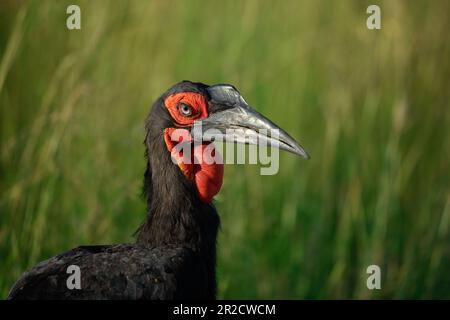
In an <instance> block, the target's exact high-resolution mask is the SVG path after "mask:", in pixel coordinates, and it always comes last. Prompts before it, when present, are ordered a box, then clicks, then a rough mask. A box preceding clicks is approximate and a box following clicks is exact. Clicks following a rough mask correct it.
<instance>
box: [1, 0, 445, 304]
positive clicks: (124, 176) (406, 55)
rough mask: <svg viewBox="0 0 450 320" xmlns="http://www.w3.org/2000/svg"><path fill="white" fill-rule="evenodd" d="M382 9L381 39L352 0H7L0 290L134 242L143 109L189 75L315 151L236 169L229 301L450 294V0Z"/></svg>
mask: <svg viewBox="0 0 450 320" xmlns="http://www.w3.org/2000/svg"><path fill="white" fill-rule="evenodd" d="M376 2H377V3H378V4H379V5H380V6H381V9H382V29H381V30H380V31H371V30H368V29H367V28H366V18H367V14H366V12H365V11H366V8H367V6H368V5H369V4H372V2H368V1H357V0H355V1H347V0H346V1H312V0H310V1H280V2H274V1H256V0H252V1H237V0H232V1H144V0H142V1H130V2H128V1H119V0H110V1H104V0H102V1H87V0H85V1H74V0H70V1H13V0H8V1H5V0H4V1H1V3H0V17H1V19H0V297H2V298H4V297H6V295H7V292H8V289H9V288H10V286H11V285H12V284H13V282H14V281H15V279H17V277H19V276H20V274H21V273H22V272H23V271H25V270H26V269H27V268H29V267H31V266H32V265H34V264H35V263H37V262H38V261H41V260H43V259H46V258H48V257H50V256H52V255H55V254H57V253H60V252H62V251H65V250H68V249H70V248H72V247H75V246H77V245H80V244H101V243H113V242H130V241H133V236H132V235H133V233H134V231H135V230H136V228H137V227H138V225H139V224H140V223H141V222H142V220H143V218H144V215H145V205H144V201H143V199H142V198H141V197H140V193H141V185H142V178H143V172H144V167H145V162H144V146H143V144H142V142H143V139H144V128H143V122H144V119H145V117H146V115H147V113H148V111H149V108H150V106H151V104H152V103H153V101H154V100H155V99H156V97H158V96H159V95H160V94H161V93H162V92H163V91H164V90H166V89H167V88H168V87H169V86H171V85H172V84H173V83H175V82H178V81H180V80H183V79H189V80H195V81H201V82H205V83H210V84H212V83H220V82H222V83H223V82H227V83H232V84H234V85H236V86H237V87H238V88H239V89H240V91H241V92H242V93H243V95H244V97H245V98H246V100H247V101H248V102H249V103H250V104H251V105H253V106H255V107H256V109H257V110H259V111H261V112H262V113H264V114H265V115H267V116H268V117H269V118H271V119H273V120H274V121H275V122H276V123H278V124H279V125H280V126H281V127H283V128H285V129H286V130H287V131H289V132H290V133H291V134H292V135H293V136H294V137H296V138H298V140H299V141H300V142H301V143H302V144H303V145H304V146H305V148H306V149H307V150H308V151H309V152H310V154H311V156H312V159H311V160H309V161H305V160H303V159H301V158H298V157H295V156H293V155H290V154H288V153H285V152H282V153H280V156H281V163H280V171H279V173H278V174H277V175H275V176H260V175H259V167H258V166H255V165H229V166H226V172H225V182H224V187H223V189H222V191H221V193H220V195H219V196H218V197H217V207H218V209H219V213H220V214H221V217H222V231H221V235H220V238H219V261H218V281H219V294H220V297H221V298H268V299H269V298H288V299H304V298H312V299H317V298H432V297H435V298H450V272H449V270H450V111H449V101H450V90H449V83H450V47H449V46H450V42H449V41H448V31H449V30H450V18H449V13H450V3H449V2H448V1H415V2H410V1H406V0H405V1H376ZM72 3H77V4H79V5H80V7H81V15H82V21H81V23H82V29H81V30H79V31H77V30H74V31H69V30H67V28H66V26H65V23H66V17H67V15H66V8H67V6H68V5H69V4H72ZM371 264H377V265H379V266H380V267H381V269H382V290H374V291H369V290H368V289H367V288H366V278H367V274H366V268H367V266H368V265H371Z"/></svg>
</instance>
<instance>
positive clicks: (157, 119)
mask: <svg viewBox="0 0 450 320" xmlns="http://www.w3.org/2000/svg"><path fill="white" fill-rule="evenodd" d="M177 129H178V132H181V133H182V134H179V135H178V138H174V136H175V135H174V134H173V133H174V131H177ZM208 129H215V133H216V134H215V135H214V137H213V136H209V137H208V135H207V134H206V133H207V131H208ZM260 129H265V130H266V132H268V131H267V130H272V131H271V132H274V131H277V132H278V133H279V134H278V137H277V138H274V136H275V135H269V134H267V133H266V134H263V133H261V132H262V130H260ZM199 137H200V138H199ZM213 139H218V140H219V139H221V140H222V141H226V142H235V143H251V144H258V143H260V142H261V141H265V143H266V145H267V143H268V144H270V145H272V146H276V147H278V148H280V149H284V150H287V151H290V152H292V153H294V154H298V155H301V156H303V157H305V158H307V157H308V155H307V154H306V152H305V151H304V150H303V149H302V147H301V146H300V145H299V144H298V143H297V142H296V141H295V140H294V139H292V138H291V137H290V136H289V135H288V134H287V133H286V132H284V131H283V130H281V129H280V128H278V127H277V126H276V125H275V124H274V123H272V122H271V121H270V120H268V119H266V118H265V117H263V116H262V115H261V114H259V113H257V112H256V111H254V110H253V109H252V108H250V107H249V105H248V104H247V103H246V102H245V100H244V99H243V98H242V96H241V95H240V94H239V92H238V91H237V90H236V89H235V88H234V87H233V86H231V85H225V84H220V85H214V86H208V85H205V84H202V83H194V82H189V81H183V82H180V83H178V84H176V85H175V86H173V87H172V88H170V89H169V90H168V91H167V92H165V93H164V94H163V95H162V96H161V97H160V98H159V99H158V100H156V102H155V103H154V105H153V107H152V110H151V112H150V115H149V116H148V118H147V120H146V138H145V146H146V155H147V170H146V172H145V177H144V190H145V194H146V197H147V205H148V212H147V218H146V221H145V222H144V224H143V225H142V226H141V227H140V228H139V229H138V231H137V240H136V243H133V244H116V245H99V246H81V247H78V248H75V249H73V250H70V251H68V252H66V253H63V254H60V255H57V256H55V257H53V258H51V259H49V260H46V261H44V262H41V263H39V264H38V265H36V266H35V267H34V268H32V269H31V270H29V271H28V272H26V273H25V274H24V275H23V276H22V277H21V278H20V279H19V280H18V281H17V282H16V284H15V285H14V286H13V288H12V289H11V291H10V294H9V297H8V298H9V299H205V298H206V299H214V298H215V296H216V273H215V268H216V237H217V231H218V228H219V224H220V220H219V216H218V214H217V212H216V209H215V207H214V205H213V204H212V198H213V197H214V196H215V195H216V194H217V193H218V192H219V189H220V187H221V185H222V177H223V164H222V163H221V162H220V161H216V162H211V161H197V162H198V163H196V161H194V163H192V161H191V163H190V162H189V161H186V159H187V158H188V157H190V158H191V159H192V158H193V157H196V156H197V154H198V152H202V151H205V150H206V149H207V148H208V147H209V148H211V147H212V148H214V144H212V142H211V141H212V140H213ZM180 141H183V143H184V144H185V145H186V144H187V145H188V149H183V150H184V151H183V150H181V151H180V149H177V148H176V145H177V143H178V142H180ZM196 142H198V143H196ZM189 148H191V149H189ZM186 150H192V151H193V152H192V153H191V155H189V156H186V154H188V153H189V152H187V151H186ZM210 151H211V150H210ZM214 152H215V150H214V149H212V151H211V152H210V153H209V154H210V155H213V156H215V154H214ZM217 153H218V152H217ZM215 159H217V158H215ZM72 265H74V266H77V267H79V271H80V289H78V288H71V289H69V288H68V285H67V279H68V277H69V276H70V274H69V273H68V268H69V266H72Z"/></svg>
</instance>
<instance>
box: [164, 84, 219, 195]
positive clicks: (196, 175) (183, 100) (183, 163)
mask: <svg viewBox="0 0 450 320" xmlns="http://www.w3.org/2000/svg"><path fill="white" fill-rule="evenodd" d="M181 104H185V105H187V106H189V107H190V108H191V111H192V112H191V114H190V115H189V116H186V115H185V114H183V113H182V111H181V110H180V107H181ZM164 105H165V106H166V108H167V109H168V110H169V113H170V115H171V116H172V118H173V119H174V121H175V122H176V123H177V124H178V125H179V126H181V127H190V126H191V125H192V124H193V123H194V122H195V121H197V120H200V119H203V118H206V117H207V116H208V104H207V102H206V99H205V97H204V96H203V95H201V94H200V93H194V92H181V93H176V94H173V95H171V96H169V97H167V98H166V99H165V100H164ZM175 130H177V132H176V135H174V134H173V133H174V131H175ZM174 140H176V141H174ZM164 141H165V143H166V146H167V150H168V151H169V152H170V153H171V155H172V158H174V159H175V160H176V162H177V164H178V167H179V168H180V170H181V171H182V172H183V174H184V175H185V177H186V178H187V179H189V180H190V181H192V182H193V183H194V184H195V187H196V189H197V193H198V196H199V198H200V200H202V201H203V202H205V203H209V202H211V201H212V199H213V197H214V196H215V195H216V194H217V193H218V192H219V191H220V188H221V187H222V182H223V161H220V163H213V164H207V163H205V162H209V161H201V159H204V158H203V157H205V154H206V155H208V154H211V155H212V156H215V157H216V159H218V160H219V159H220V160H222V159H221V158H220V155H219V154H217V155H215V153H216V152H217V151H216V150H212V151H211V147H213V145H212V144H210V143H202V144H200V145H196V146H195V147H194V145H192V149H191V159H190V161H187V160H188V159H187V155H184V154H183V152H182V151H179V150H177V149H174V147H175V146H176V145H177V143H179V142H181V141H189V142H192V136H191V135H190V132H189V130H187V129H179V128H167V129H165V130H164ZM207 148H209V150H206V149H207ZM205 150H206V151H211V152H205ZM194 158H196V159H197V160H200V161H196V162H199V163H196V162H195V161H194Z"/></svg>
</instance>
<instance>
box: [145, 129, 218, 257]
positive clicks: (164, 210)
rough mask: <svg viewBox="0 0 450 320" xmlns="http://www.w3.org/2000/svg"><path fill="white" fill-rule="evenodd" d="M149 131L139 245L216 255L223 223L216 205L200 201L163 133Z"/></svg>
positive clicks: (160, 131)
mask: <svg viewBox="0 0 450 320" xmlns="http://www.w3.org/2000/svg"><path fill="white" fill-rule="evenodd" d="M148 132H149V133H148V135H147V138H146V142H145V143H146V147H147V152H146V154H147V160H148V162H147V170H146V172H145V177H144V192H145V196H146V200H147V218H146V221H145V223H144V224H143V225H142V226H141V228H140V229H139V230H138V236H137V243H138V244H141V245H146V246H162V245H177V246H188V247H190V248H192V249H193V250H194V251H202V252H204V253H205V254H206V253H212V252H211V251H214V256H215V245H216V237H217V231H218V228H219V224H220V220H219V216H218V214H217V212H216V210H215V208H214V206H213V205H212V204H211V203H203V202H202V201H201V200H200V199H199V197H198V195H197V193H196V191H195V186H194V185H193V183H192V182H191V181H189V180H188V179H186V177H185V176H184V175H183V173H182V172H181V170H180V169H179V168H178V166H177V165H176V164H174V163H173V162H172V160H171V158H170V154H169V152H168V151H167V148H166V146H165V144H164V139H163V132H162V130H158V131H157V132H152V131H151V130H150V131H148ZM205 251H206V252H205Z"/></svg>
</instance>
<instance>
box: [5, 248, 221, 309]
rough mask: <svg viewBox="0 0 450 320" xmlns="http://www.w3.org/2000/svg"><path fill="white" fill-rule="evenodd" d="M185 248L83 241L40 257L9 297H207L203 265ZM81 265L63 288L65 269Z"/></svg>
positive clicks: (209, 295)
mask: <svg viewBox="0 0 450 320" xmlns="http://www.w3.org/2000/svg"><path fill="white" fill-rule="evenodd" d="M201 260H202V259H201V257H200V255H198V254H196V253H195V252H194V251H193V250H192V249H190V248H187V247H171V246H162V247H157V248H146V247H141V246H139V245H136V244H118V245H107V246H87V247H78V248H76V249H72V250H70V251H68V252H66V253H63V254H60V255H58V256H55V257H53V258H51V259H49V260H46V261H43V262H41V263H39V264H38V265H36V266H35V267H34V268H33V269H31V270H30V271H28V272H26V273H25V274H24V275H23V276H22V278H21V279H20V280H19V281H18V282H17V283H16V285H15V286H14V288H13V289H12V291H11V293H10V298H14V299H95V300H98V299H112V300H118V299H120V300H123V299H130V300H140V299H152V300H166V299H206V298H212V297H211V293H210V288H209V286H208V281H207V279H205V276H206V274H207V270H206V266H205V264H204V263H203V262H202V261H201ZM71 265H76V266H78V267H79V268H80V270H82V273H81V289H80V290H78V289H76V288H74V289H72V290H69V289H68V287H67V279H68V278H69V274H67V272H66V271H67V268H68V267H69V266H71Z"/></svg>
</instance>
